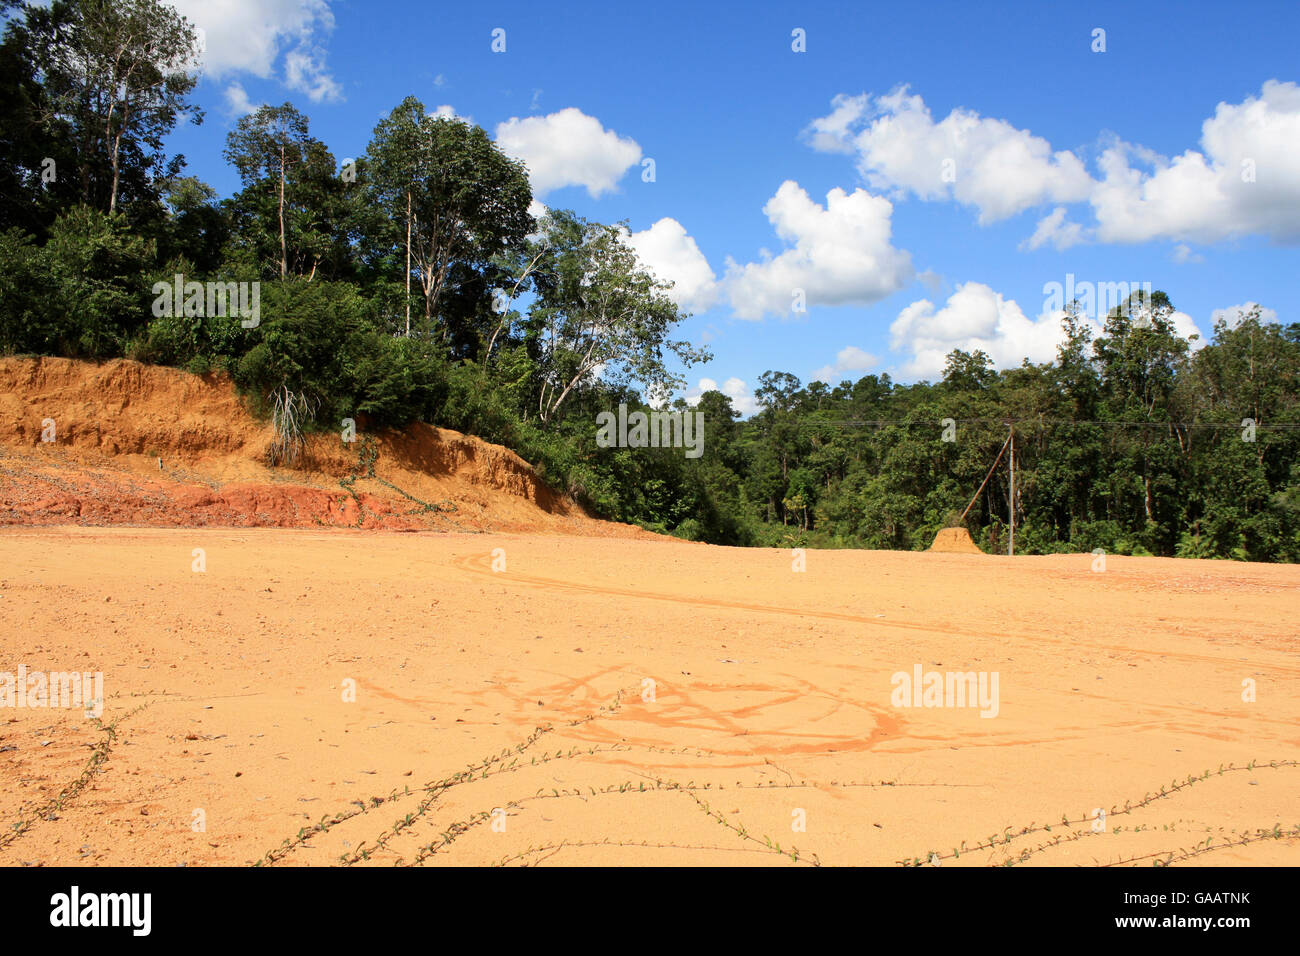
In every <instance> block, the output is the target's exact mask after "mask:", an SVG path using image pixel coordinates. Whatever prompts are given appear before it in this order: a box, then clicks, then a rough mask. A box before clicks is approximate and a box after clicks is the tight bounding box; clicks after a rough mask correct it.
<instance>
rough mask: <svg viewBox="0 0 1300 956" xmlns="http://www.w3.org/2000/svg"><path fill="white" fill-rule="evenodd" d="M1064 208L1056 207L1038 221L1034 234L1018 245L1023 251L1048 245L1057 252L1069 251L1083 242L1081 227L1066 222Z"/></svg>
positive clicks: (1075, 223)
mask: <svg viewBox="0 0 1300 956" xmlns="http://www.w3.org/2000/svg"><path fill="white" fill-rule="evenodd" d="M1065 216H1066V212H1065V207H1064V206H1057V207H1056V208H1055V209H1053V210H1052V211H1051V213H1049V214H1048V215H1046V216H1044V217H1043V218H1042V219H1040V220H1039V221H1038V228H1036V229H1035V230H1034V234H1033V235H1032V236H1030V237H1029V238H1028V239H1026V240H1025V241H1024V242H1022V243H1021V244H1020V248H1021V249H1022V250H1023V249H1037V248H1039V247H1040V246H1045V245H1047V244H1048V243H1050V244H1051V245H1053V246H1055V247H1056V248H1057V249H1058V250H1061V249H1069V248H1070V247H1071V246H1077V245H1078V244H1079V243H1080V242H1082V241H1083V226H1081V225H1080V224H1079V223H1077V222H1066V220H1065Z"/></svg>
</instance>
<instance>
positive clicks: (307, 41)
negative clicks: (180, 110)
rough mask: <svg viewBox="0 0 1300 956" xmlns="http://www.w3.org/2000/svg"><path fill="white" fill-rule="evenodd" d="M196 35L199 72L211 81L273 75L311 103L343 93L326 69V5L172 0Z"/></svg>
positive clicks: (310, 0)
mask: <svg viewBox="0 0 1300 956" xmlns="http://www.w3.org/2000/svg"><path fill="white" fill-rule="evenodd" d="M170 2H171V4H172V6H174V7H175V8H176V9H177V10H178V11H180V13H181V14H183V15H184V16H185V17H186V18H187V19H188V20H189V21H190V22H191V23H193V24H194V25H195V26H196V27H197V28H198V29H199V30H200V31H201V33H200V36H201V38H202V42H203V56H202V61H203V71H204V73H205V74H206V75H207V76H209V77H212V78H214V79H215V78H220V77H222V76H226V75H228V74H232V73H240V72H244V73H251V74H253V75H254V76H258V77H261V78H263V79H269V78H271V77H272V76H273V75H274V74H275V64H276V61H277V60H278V59H279V58H280V55H281V54H282V53H283V54H284V72H283V75H282V77H281V79H282V80H283V81H284V83H285V85H286V86H288V87H289V88H290V89H294V90H299V91H301V92H303V93H306V94H307V96H308V97H310V98H311V99H312V100H314V101H318V102H319V101H321V100H335V99H339V98H340V97H341V95H342V88H341V87H340V85H339V84H338V82H337V81H336V80H335V79H334V78H333V76H332V75H331V74H330V72H329V69H328V67H327V66H326V64H325V53H324V47H323V44H324V41H325V40H326V39H327V38H328V37H329V35H330V34H331V33H332V32H333V30H334V14H333V13H332V12H331V11H330V6H329V3H328V0H218V2H214V0H170Z"/></svg>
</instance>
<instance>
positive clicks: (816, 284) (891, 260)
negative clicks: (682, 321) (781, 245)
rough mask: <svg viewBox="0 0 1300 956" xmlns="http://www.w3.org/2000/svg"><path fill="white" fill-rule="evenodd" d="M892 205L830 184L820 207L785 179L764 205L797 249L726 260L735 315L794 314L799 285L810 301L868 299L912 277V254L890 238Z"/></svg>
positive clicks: (857, 301) (861, 301) (860, 301)
mask: <svg viewBox="0 0 1300 956" xmlns="http://www.w3.org/2000/svg"><path fill="white" fill-rule="evenodd" d="M893 208H894V207H893V205H892V204H891V203H890V202H889V200H887V199H883V198H881V197H879V196H873V195H871V194H870V193H869V192H867V191H866V190H864V189H855V190H854V191H853V192H852V193H846V192H845V191H844V190H842V189H832V190H831V191H830V192H829V193H827V194H826V205H825V206H821V205H819V204H817V203H816V202H814V201H813V200H812V199H811V198H809V196H808V194H807V193H806V192H804V190H803V189H802V188H800V186H799V184H798V183H796V182H794V181H793V180H786V181H785V182H784V183H782V184H781V187H780V188H779V189H778V190H777V191H776V195H774V196H773V197H772V198H771V199H770V200H768V202H767V204H766V205H765V206H764V207H763V212H764V213H765V214H766V215H767V218H768V220H769V221H770V222H771V223H772V226H773V228H774V229H775V230H776V234H777V235H778V236H780V237H781V238H782V239H784V240H786V241H787V242H792V243H793V244H794V245H793V248H790V249H787V250H786V251H785V252H782V253H781V254H780V255H778V256H776V257H775V258H772V257H770V256H767V255H765V256H764V258H763V260H762V261H761V262H750V263H748V264H746V265H743V266H742V265H738V264H737V263H735V262H734V261H732V260H731V259H730V258H728V260H727V274H726V279H725V283H726V287H727V294H728V296H729V297H730V299H731V305H732V308H733V309H734V311H735V313H736V316H737V317H739V318H742V319H760V318H762V317H763V316H764V315H765V314H768V313H772V314H774V315H783V314H789V313H790V311H791V309H792V307H793V305H794V302H795V292H796V290H802V291H803V293H804V295H805V297H806V305H807V306H809V307H811V306H814V305H845V304H849V303H853V304H867V303H870V302H875V301H878V300H879V299H883V298H884V297H885V296H887V295H890V294H891V293H893V292H895V291H897V290H898V289H900V288H901V287H902V286H903V285H905V284H906V283H907V282H908V281H909V280H910V279H911V278H912V273H913V270H912V257H911V256H910V255H909V254H908V253H907V252H904V251H901V250H899V249H895V248H894V247H893V246H892V245H891V244H890V237H891V229H892V224H891V221H890V216H891V214H892V213H893Z"/></svg>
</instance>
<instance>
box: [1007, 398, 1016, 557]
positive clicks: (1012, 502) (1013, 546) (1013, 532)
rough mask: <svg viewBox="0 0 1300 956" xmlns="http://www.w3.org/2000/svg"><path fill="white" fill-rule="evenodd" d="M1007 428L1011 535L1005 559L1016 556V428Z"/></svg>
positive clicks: (1008, 504)
mask: <svg viewBox="0 0 1300 956" xmlns="http://www.w3.org/2000/svg"><path fill="white" fill-rule="evenodd" d="M1007 427H1008V428H1010V429H1011V438H1010V442H1011V448H1010V454H1011V457H1010V459H1009V461H1010V463H1011V488H1010V494H1008V495H1007V511H1008V512H1009V516H1010V519H1011V534H1010V536H1009V537H1008V538H1007V557H1009V558H1011V557H1015V554H1016V426H1015V425H1013V424H1012V423H1011V422H1007Z"/></svg>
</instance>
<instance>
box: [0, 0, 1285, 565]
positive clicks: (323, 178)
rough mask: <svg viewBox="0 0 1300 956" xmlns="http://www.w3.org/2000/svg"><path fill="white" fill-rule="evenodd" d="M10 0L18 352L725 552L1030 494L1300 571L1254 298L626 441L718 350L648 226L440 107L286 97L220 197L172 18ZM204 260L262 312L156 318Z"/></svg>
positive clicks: (776, 391) (129, 1) (263, 111)
mask: <svg viewBox="0 0 1300 956" xmlns="http://www.w3.org/2000/svg"><path fill="white" fill-rule="evenodd" d="M0 12H3V14H4V16H5V17H6V25H5V31H4V35H3V41H2V42H0V130H2V131H3V132H2V133H0V258H2V259H3V261H4V264H5V268H4V269H3V271H0V354H5V355H57V356H67V357H73V358H80V359H86V360H92V361H94V360H104V359H110V358H115V357H127V358H131V359H134V360H137V361H140V362H147V363H156V364H163V365H169V366H175V367H178V368H182V369H185V370H187V371H189V372H191V373H193V374H196V375H207V374H214V373H224V374H226V375H229V376H230V378H231V379H232V380H233V382H234V383H235V384H236V386H237V387H238V388H239V389H240V391H241V393H242V394H243V395H244V396H245V398H246V400H247V402H248V403H249V405H250V407H251V408H253V409H254V410H255V411H257V412H258V413H259V414H262V415H265V416H267V417H268V418H269V419H270V420H272V421H273V422H274V423H275V424H276V427H277V429H284V428H289V429H292V430H308V431H318V432H323V433H329V432H337V431H338V430H339V428H340V422H341V421H342V420H343V419H345V418H352V419H355V421H356V422H357V423H358V428H359V429H360V430H361V431H362V432H363V433H364V432H365V431H366V430H375V429H382V428H393V427H400V426H402V425H403V424H406V423H409V422H412V421H425V422H430V423H433V424H436V425H439V426H442V427H446V428H452V429H457V430H459V431H462V432H466V433H469V434H473V435H477V436H480V437H482V438H483V439H485V440H488V441H492V442H498V443H500V444H503V445H505V446H507V447H509V448H511V449H514V450H515V451H516V452H518V453H519V454H520V455H521V456H522V457H524V458H525V459H527V460H528V461H529V462H531V463H532V464H533V465H534V466H535V467H536V468H537V470H538V471H539V473H540V474H541V475H542V477H543V478H545V479H546V480H547V481H548V482H549V483H550V484H551V485H552V486H553V487H555V488H557V489H559V490H561V491H563V492H565V493H567V494H569V495H572V496H573V497H574V498H575V499H576V500H578V501H579V502H581V503H582V504H583V505H584V506H585V507H587V508H588V509H589V510H590V511H592V512H593V513H594V514H596V515H599V516H601V517H605V518H609V519H611V520H617V521H625V522H632V523H636V524H640V525H642V526H644V527H646V528H650V529H652V530H656V531H660V532H663V533H667V534H673V535H677V536H679V537H683V538H688V539H691V540H698V541H706V542H711V543H715V544H729V545H744V546H776V547H835V548H893V549H920V548H924V547H926V546H928V544H929V543H930V541H931V540H932V538H933V537H934V535H935V533H936V531H938V530H939V529H941V528H945V527H951V526H954V525H956V524H958V523H961V524H964V525H965V526H966V527H968V528H969V529H970V532H971V534H972V537H973V538H974V539H975V540H976V542H977V543H979V544H980V545H981V546H982V547H984V548H985V549H986V550H989V551H1005V550H1006V545H1007V540H1006V539H1007V533H1008V531H1009V528H1008V519H1009V515H1010V514H1011V510H1010V509H1011V507H1012V506H1014V514H1015V524H1016V551H1017V553H1053V552H1089V551H1093V550H1096V549H1102V550H1105V551H1107V552H1112V553H1119V554H1142V555H1164V556H1177V557H1188V558H1228V559H1238V560H1251V561H1280V562H1294V561H1297V560H1300V454H1297V453H1298V452H1300V382H1298V379H1300V323H1294V322H1291V323H1288V322H1286V321H1280V322H1275V321H1265V320H1264V319H1263V318H1262V317H1261V314H1260V311H1259V310H1258V309H1256V310H1255V311H1254V312H1253V313H1251V314H1248V315H1245V316H1242V317H1240V320H1239V321H1233V322H1231V323H1229V322H1227V321H1220V322H1219V323H1218V324H1216V326H1215V327H1214V329H1213V333H1212V337H1211V340H1210V341H1209V342H1193V341H1188V340H1186V339H1184V338H1182V337H1180V336H1179V335H1178V334H1177V332H1176V331H1175V330H1174V326H1173V323H1172V321H1171V318H1170V317H1171V315H1172V313H1173V311H1174V308H1175V306H1174V303H1173V301H1172V299H1171V297H1170V295H1169V294H1168V293H1167V292H1164V291H1155V292H1152V293H1150V294H1149V295H1145V294H1136V295H1135V296H1134V297H1133V298H1132V299H1130V301H1128V302H1126V303H1124V304H1123V305H1121V306H1119V307H1116V308H1114V309H1112V310H1111V311H1110V313H1109V314H1108V315H1106V316H1105V317H1104V328H1103V331H1102V333H1101V334H1100V335H1093V334H1092V332H1091V331H1090V327H1089V325H1088V323H1087V322H1085V321H1084V320H1083V319H1084V317H1083V315H1082V313H1081V312H1080V308H1079V305H1078V303H1067V304H1066V306H1065V309H1064V313H1065V314H1064V316H1063V318H1062V343H1061V345H1060V347H1059V349H1058V352H1057V355H1056V357H1055V360H1054V361H1052V362H1050V363H1046V364H1032V363H1030V362H1028V361H1026V362H1025V363H1023V364H1022V365H1021V366H1020V367H1018V368H1009V369H1002V370H997V369H995V368H994V367H993V364H992V362H991V361H990V359H989V357H988V356H987V355H985V354H984V353H983V352H980V351H975V352H973V353H967V352H963V351H953V352H952V353H951V354H949V355H948V357H947V363H946V367H945V369H944V373H943V377H942V379H941V380H940V381H937V382H926V381H921V382H915V383H900V382H894V381H892V380H891V379H890V377H889V376H888V375H886V374H879V375H876V374H873V375H867V376H865V377H863V378H860V379H859V380H858V381H856V382H850V381H844V382H841V383H839V384H836V385H829V384H826V383H823V382H816V381H814V382H810V383H806V384H805V383H803V382H801V381H800V380H799V379H798V378H797V377H795V376H794V375H791V374H789V373H786V372H781V371H768V372H765V373H764V374H763V375H762V376H761V379H760V382H759V386H758V388H757V389H756V390H755V393H754V395H755V399H756V400H757V402H758V405H759V411H758V412H757V413H756V414H754V415H753V416H752V417H750V418H748V419H747V420H743V421H742V420H741V416H740V415H739V413H738V412H737V411H736V410H735V409H734V408H733V407H732V403H731V400H730V399H729V398H728V397H727V396H725V395H723V394H722V393H720V392H717V391H709V392H705V393H704V394H703V395H702V396H701V397H700V398H699V400H698V405H696V406H695V409H696V410H698V412H699V413H700V414H701V415H702V417H703V429H704V430H703V436H704V437H703V443H702V454H700V455H699V457H687V456H685V455H683V454H682V453H681V450H680V449H673V448H630V447H603V445H602V443H598V442H597V425H596V423H597V420H598V416H600V415H601V414H602V413H603V414H609V413H611V411H612V410H614V409H616V408H618V406H619V405H620V404H626V405H628V406H629V407H634V408H638V409H643V410H646V411H649V410H651V407H652V405H651V403H652V401H654V400H655V397H656V396H662V395H671V394H673V393H674V392H680V391H681V389H682V387H683V386H684V385H685V384H686V380H685V377H684V375H683V370H685V369H689V368H690V367H691V366H693V365H696V364H699V363H701V362H704V361H707V360H708V359H709V358H710V357H711V356H710V355H709V353H708V352H707V350H705V349H703V348H699V347H697V346H694V345H692V344H691V343H690V342H687V341H684V340H681V339H680V338H677V337H676V336H677V335H678V334H679V333H678V332H677V331H676V329H677V327H678V326H679V325H680V324H681V322H682V321H683V320H684V319H685V318H686V316H685V315H684V314H683V313H682V312H681V310H680V309H679V308H678V307H677V305H676V304H675V303H674V302H673V300H672V298H671V297H670V292H671V288H670V287H669V286H667V285H666V284H665V283H663V282H661V281H659V280H657V279H656V278H654V277H653V276H652V275H651V274H649V273H648V272H646V271H645V270H644V269H643V268H642V267H641V265H640V264H639V263H638V261H637V258H636V256H635V254H634V253H633V252H632V250H631V249H630V247H629V246H628V244H627V242H626V237H627V234H628V233H627V227H626V224H623V223H600V222H594V221H589V220H587V219H584V218H582V217H580V216H578V215H576V214H575V213H573V212H571V211H567V210H562V209H549V210H545V211H544V212H542V211H541V210H539V209H538V207H537V206H536V204H534V202H533V198H534V197H533V196H532V194H531V191H530V188H529V179H528V170H527V169H526V168H524V166H523V165H522V164H521V163H520V162H518V161H517V160H514V159H511V158H509V157H508V156H506V155H505V154H504V153H502V152H501V151H500V150H499V149H498V147H497V146H496V145H495V144H494V143H493V141H492V139H491V138H490V137H489V135H488V134H487V132H485V131H484V130H483V129H482V128H481V127H479V126H476V125H473V124H471V123H468V122H465V121H462V120H459V119H457V118H453V117H443V116H437V115H431V114H430V112H429V110H428V108H427V106H426V104H424V103H422V102H421V101H420V100H419V99H417V98H416V97H414V96H411V97H408V98H407V99H405V100H403V101H402V102H401V103H398V104H396V106H394V108H393V109H392V110H391V112H389V113H388V114H387V115H386V116H385V117H384V118H383V119H382V120H381V121H380V122H379V123H378V124H377V125H376V126H375V128H374V130H373V132H372V133H371V134H370V139H369V145H368V146H367V148H366V150H365V152H364V154H363V155H361V156H359V157H357V158H355V159H349V160H348V161H343V160H344V159H345V158H340V157H336V156H335V155H334V154H333V153H332V152H331V151H330V149H329V148H328V147H327V146H326V144H325V143H323V142H321V141H320V140H319V139H317V138H315V137H314V136H313V135H312V131H311V123H310V120H309V118H308V116H306V115H304V114H303V113H302V112H300V111H299V110H298V109H297V108H296V107H295V106H293V105H292V104H290V103H285V104H283V105H280V106H262V107H260V108H258V109H257V110H255V111H254V112H252V113H250V114H248V115H246V116H244V117H243V118H241V119H239V120H238V122H236V123H235V124H234V125H233V128H232V129H231V131H230V133H229V135H228V136H227V137H226V142H225V149H224V158H225V160H226V162H228V163H229V164H230V166H231V167H232V168H233V169H234V170H235V171H236V172H237V173H238V177H239V182H240V188H239V190H238V191H237V192H236V193H235V194H234V195H232V196H227V197H220V196H218V195H217V193H216V191H215V190H214V189H213V188H212V187H210V186H209V185H207V184H205V183H203V182H201V181H200V180H198V179H197V178H195V177H193V176H189V175H187V174H186V162H185V157H184V156H182V155H169V154H168V152H167V148H166V144H167V139H168V136H169V134H170V133H172V131H173V130H174V129H175V128H176V127H177V126H178V124H181V123H187V122H188V123H201V122H202V121H203V115H202V112H201V111H200V110H199V109H198V107H197V106H196V105H195V103H194V102H193V99H192V97H193V92H194V89H195V86H196V85H197V83H198V78H199V73H198V67H197V62H198V52H199V42H198V36H197V33H196V30H195V29H194V27H193V25H192V24H190V23H189V22H188V21H186V20H185V19H184V18H183V17H181V16H180V15H179V14H177V13H176V12H175V10H174V9H173V8H171V7H170V6H167V5H165V4H162V3H159V2H157V0H119V2H113V3H108V2H103V0H73V2H67V0H55V2H53V3H51V4H49V5H48V6H41V5H36V4H22V3H18V2H15V0H0ZM534 212H538V213H540V214H539V215H534ZM177 277H182V278H181V279H179V280H178V279H177ZM179 281H183V282H184V283H188V282H197V283H205V284H206V283H214V284H220V285H221V286H222V287H225V288H233V287H235V286H239V285H240V284H244V287H245V288H247V285H248V284H256V286H255V288H256V289H257V291H258V296H257V313H258V314H257V317H256V321H248V320H247V317H246V315H244V320H243V321H241V314H244V313H246V312H247V310H246V309H245V310H242V313H241V314H236V313H237V312H238V311H239V310H235V309H233V308H217V309H212V308H208V302H207V299H206V298H205V297H203V296H194V297H190V296H185V297H184V301H183V302H177V303H176V304H177V307H176V308H165V309H163V308H158V298H159V295H158V293H157V292H156V291H155V287H156V286H157V285H158V284H159V283H163V284H165V285H166V286H171V285H172V284H173V283H174V282H179ZM232 284H234V286H232ZM246 298H247V297H245V300H246ZM245 304H246V302H245ZM660 405H662V403H657V404H656V407H659V406H660ZM670 407H672V408H675V409H677V410H679V411H684V410H686V409H687V408H688V406H687V404H686V402H685V400H684V399H680V398H679V399H676V400H675V401H673V402H671V403H670ZM1012 433H1014V447H1015V459H1014V467H1015V472H1016V485H1015V488H1016V493H1015V500H1014V502H1010V501H1009V496H1010V490H1009V484H1008V481H1007V467H1006V466H1007V465H1008V461H1007V460H1006V458H1005V457H1004V458H1003V459H1002V464H1001V466H1000V467H999V468H998V469H995V470H994V471H993V473H992V475H991V477H990V478H989V480H988V481H987V483H985V484H984V485H983V488H982V490H980V492H979V494H978V495H976V491H977V489H980V488H981V483H982V482H984V480H985V478H986V476H988V475H989V474H990V467H991V466H992V465H993V463H994V461H995V460H996V459H998V456H999V453H1000V451H1001V450H1002V449H1003V447H1004V445H1006V444H1008V437H1009V436H1010V435H1011V434H1012ZM604 444H607V443H604ZM278 447H291V444H290V445H282V446H278ZM285 463H291V462H283V461H273V462H272V464H285ZM381 468H382V463H381ZM972 496H975V497H974V500H973V501H972ZM968 503H969V504H970V507H969V510H966V509H967V505H968ZM963 512H965V513H964V516H963Z"/></svg>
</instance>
